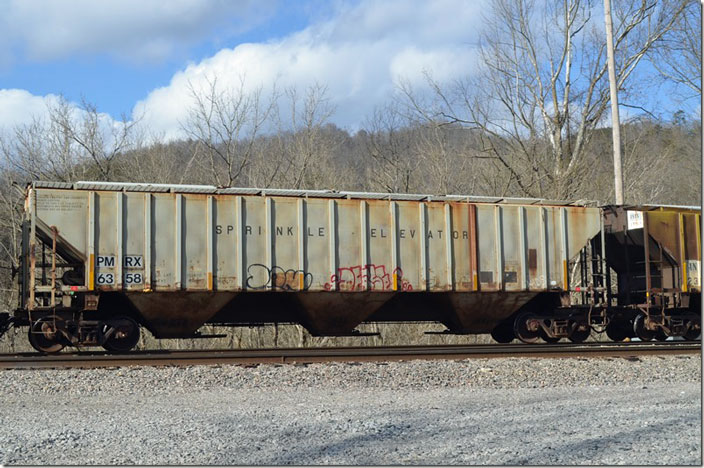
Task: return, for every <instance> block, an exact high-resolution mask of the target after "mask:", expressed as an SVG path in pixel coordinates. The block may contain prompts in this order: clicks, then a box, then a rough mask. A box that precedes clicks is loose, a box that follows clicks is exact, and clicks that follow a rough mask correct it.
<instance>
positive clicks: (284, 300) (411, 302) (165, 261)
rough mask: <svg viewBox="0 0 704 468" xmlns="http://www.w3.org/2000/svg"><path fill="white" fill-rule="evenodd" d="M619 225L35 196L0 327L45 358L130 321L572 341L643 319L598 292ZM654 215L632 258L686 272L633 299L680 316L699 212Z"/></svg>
mask: <svg viewBox="0 0 704 468" xmlns="http://www.w3.org/2000/svg"><path fill="white" fill-rule="evenodd" d="M640 212H642V211H640ZM626 213H630V211H628V210H623V209H618V208H608V209H602V208H598V207H593V206H587V205H584V204H580V203H568V202H558V201H549V200H538V199H500V198H488V197H468V196H441V197H435V196H427V195H408V194H375V193H359V192H334V191H302V190H301V191H295V190H261V189H240V188H225V189H217V188H215V187H211V186H184V185H181V186H179V185H159V184H128V183H105V182H79V183H75V184H68V183H52V182H34V183H32V184H31V185H30V186H28V188H27V194H26V206H25V214H26V220H25V222H24V225H23V242H22V245H23V254H22V258H21V259H20V265H21V268H20V275H19V276H20V278H19V287H20V304H19V307H18V309H17V311H16V312H15V314H14V317H13V320H14V324H15V326H20V325H29V326H30V333H29V336H30V342H32V344H33V345H34V346H35V348H37V349H40V350H42V351H46V352H51V351H56V350H58V349H61V348H62V347H63V345H66V344H72V345H96V344H98V345H103V346H105V347H106V348H108V349H111V350H116V351H122V350H126V349H129V348H130V347H132V346H134V344H135V343H136V341H135V339H134V336H135V334H137V336H138V332H139V326H140V325H142V326H144V327H146V328H147V329H148V330H149V331H151V332H152V333H153V334H154V335H155V336H156V337H158V338H187V337H194V336H197V330H198V328H200V327H201V326H202V325H203V324H205V323H218V324H225V325H233V326H235V325H253V324H262V323H271V322H288V323H299V324H301V325H303V326H304V327H306V328H307V329H308V330H309V331H310V332H311V333H313V334H315V335H346V334H352V333H354V332H355V330H354V329H355V327H356V326H357V325H359V324H360V323H362V322H371V321H413V322H416V321H432V322H441V323H443V324H444V325H445V326H446V327H447V329H448V332H451V333H490V332H491V333H492V335H493V336H494V337H495V338H496V339H497V340H498V341H507V340H511V339H513V338H514V337H518V338H520V339H522V340H524V341H535V340H536V339H537V338H538V337H542V338H544V339H546V340H554V339H559V338H560V337H562V336H566V337H570V338H571V339H573V340H574V341H581V340H583V339H585V338H586V336H588V335H589V332H590V331H591V327H592V326H593V325H594V321H601V322H600V323H601V324H602V325H604V326H606V325H607V323H608V320H609V319H608V312H607V309H608V310H610V309H613V308H617V309H618V308H619V307H620V308H621V309H623V308H624V307H626V308H628V307H630V306H631V305H632V304H634V301H633V299H638V300H637V301H636V302H638V303H639V305H640V306H643V305H644V304H645V305H646V307H645V308H646V309H647V308H648V307H647V303H648V300H649V298H650V296H648V298H646V299H648V300H646V301H640V297H628V298H626V297H625V295H626V292H625V291H624V292H622V291H621V289H619V294H618V301H617V302H618V303H616V302H615V301H614V300H613V298H612V297H611V294H609V293H608V292H607V288H610V286H609V285H607V284H606V281H607V276H608V275H605V274H604V272H606V271H608V267H607V265H606V259H607V253H608V251H611V250H613V251H614V252H616V250H614V249H616V247H615V246H617V247H618V246H619V245H622V244H624V243H626V244H627V243H628V242H629V239H630V241H632V242H634V244H633V245H634V246H635V245H636V244H637V243H638V240H637V239H638V238H637V235H636V233H635V231H633V232H632V231H630V230H628V229H622V227H626V228H627V227H628V226H627V225H623V226H621V225H620V224H619V222H620V220H621V218H622V217H623V216H626ZM663 213H665V212H663ZM668 213H669V212H668ZM667 216H670V215H667ZM667 216H666V215H662V214H655V213H654V212H652V211H646V214H645V219H646V222H645V226H647V227H650V231H649V233H648V232H647V231H646V234H645V238H646V239H647V238H648V235H650V236H653V235H655V236H657V238H658V239H662V242H660V241H658V243H657V245H658V246H659V247H658V248H657V249H655V248H654V247H652V245H654V244H652V243H648V242H646V243H645V244H644V247H645V252H646V257H645V258H650V257H652V255H654V254H656V255H665V257H667V254H663V252H669V251H670V250H672V249H675V250H676V251H677V252H676V255H675V256H674V257H671V258H670V257H667V258H668V260H670V259H671V260H672V262H670V263H667V268H670V270H671V271H673V272H674V271H676V272H678V273H677V274H679V273H680V272H682V273H683V274H684V275H686V276H685V277H681V276H677V275H675V276H672V275H670V276H672V278H673V280H672V281H674V282H672V281H671V282H668V281H670V280H669V279H668V280H664V279H663V280H662V284H660V283H657V282H654V279H653V278H654V277H655V275H650V276H649V278H650V279H649V280H648V281H650V283H648V284H647V285H646V286H647V288H646V289H650V288H651V287H658V286H662V287H661V289H663V291H664V290H667V291H668V292H667V293H665V292H663V294H668V296H667V297H672V298H673V299H672V300H671V301H670V300H669V299H668V301H670V302H667V304H669V305H670V306H671V307H675V308H677V309H678V310H680V309H688V308H689V303H686V304H685V303H684V302H683V300H682V297H683V296H682V293H687V294H685V295H686V296H687V298H688V297H689V294H690V293H692V292H694V291H697V292H698V291H699V288H700V282H701V280H700V276H699V273H698V272H699V271H700V270H699V266H698V265H699V264H698V263H696V265H695V263H694V262H695V259H698V258H699V256H700V240H699V239H700V237H699V236H700V233H699V231H696V232H695V231H692V229H693V226H697V229H698V226H699V214H698V212H695V210H690V211H688V212H686V213H684V214H679V215H671V216H670V217H667ZM672 216H675V217H674V218H673V217H672ZM677 216H679V218H677ZM665 218H666V220H667V222H668V223H670V225H669V226H670V227H672V226H674V225H673V224H672V222H673V221H672V220H674V219H679V220H681V221H680V224H679V225H678V226H680V228H681V229H680V234H679V237H677V236H675V237H672V236H673V235H672V234H671V233H669V231H668V229H667V227H661V226H660V224H657V223H658V222H659V220H660V219H665ZM605 221H606V222H607V225H606V228H607V229H605V226H604V222H605ZM646 229H647V228H646ZM623 232H625V233H626V235H622V234H623ZM619 236H621V237H619ZM683 236H684V237H683ZM676 238H677V239H679V240H677V239H676ZM640 239H641V241H640V242H641V244H643V242H642V234H641V237H640ZM672 242H675V244H673V243H672ZM677 242H679V243H677ZM678 248H679V250H677V249H678ZM648 249H650V251H648ZM627 250H628V251H629V252H630V250H629V249H627ZM587 252H589V256H590V257H589V258H587ZM648 252H649V253H648ZM613 255H617V254H616V253H614V254H613ZM634 255H635V254H631V257H628V260H625V262H626V263H628V262H630V261H631V260H630V259H631V258H635V257H636V256H634ZM648 255H649V256H648ZM622 260H623V259H621V257H619V262H620V263H618V265H617V266H620V265H621V263H623V262H622ZM577 265H579V269H580V280H579V284H581V288H580V287H577V290H579V292H581V296H582V298H581V301H578V302H581V303H579V304H575V303H574V302H575V301H574V298H572V296H575V287H574V284H575V278H574V277H575V273H574V271H576V268H577ZM652 265H653V264H652V263H651V264H649V265H648V268H647V271H651V269H652ZM659 265H662V266H663V267H665V264H664V263H661V264H659ZM683 265H686V268H685V269H684V270H683V269H682V268H681V267H683ZM695 266H696V267H695ZM670 270H667V271H670ZM633 271H636V270H633ZM695 272H696V274H695ZM619 275H621V273H620V270H619ZM624 275H625V276H624ZM628 275H630V276H628ZM632 276H633V274H632V273H631V271H630V270H629V272H624V273H623V275H621V276H619V282H618V284H619V288H621V285H622V283H623V284H625V283H624V281H626V279H627V278H631V277H632ZM636 276H637V275H636ZM665 276H666V275H665ZM670 276H668V278H670ZM663 277H664V276H663ZM622 278H623V279H622ZM631 279H633V278H631ZM629 284H631V283H629ZM624 287H626V286H624ZM587 291H588V292H587ZM577 296H579V293H578V294H577ZM658 297H664V296H658ZM675 297H676V298H677V299H674V298H675ZM660 300H661V302H662V303H664V302H663V301H665V299H660ZM626 302H628V304H626ZM653 304H655V302H654V303H653ZM658 304H660V302H658ZM621 309H619V314H620V315H619V317H621V318H620V319H619V320H622V321H623V320H626V321H628V320H632V318H626V319H623V316H627V315H628V313H624V310H625V309H624V310H621ZM631 309H633V308H632V307H631ZM640 309H643V307H640ZM640 309H639V310H640ZM629 310H630V309H629ZM633 310H635V309H633ZM597 312H598V313H597ZM648 316H649V315H648ZM662 325H665V323H664V322H662ZM692 327H693V325H692V326H690V327H689V328H692ZM689 328H687V330H689ZM683 333H684V332H683ZM690 333H693V332H690ZM60 345H62V346H60Z"/></svg>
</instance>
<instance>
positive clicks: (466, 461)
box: [0, 355, 702, 465]
mask: <svg viewBox="0 0 704 468" xmlns="http://www.w3.org/2000/svg"><path fill="white" fill-rule="evenodd" d="M0 386H1V387H2V389H3V397H2V403H1V404H0V408H1V410H2V411H0V464H3V465H17V464H25V465H26V464H31V465H46V464H54V465H56V464H60V465H64V464H81V465H94V464H140V465H141V464H160V465H165V464H195V465H209V464H221V465H222V464H225V465H241V464H246V465H282V464H296V465H301V464H313V465H317V464H345V465H389V464H393V465H398V464H416V465H436V464H460V465H477V464H482V465H491V464H502V465H523V464H530V465H536V464H537V465H542V464H558V465H574V464H580V465H592V464H610V465H619V464H628V465H652V464H665V465H701V463H702V412H701V395H702V393H701V391H702V390H701V357H700V356H699V355H695V356H649V357H641V358H630V359H623V358H591V359H573V358H570V359H545V358H542V359H527V358H507V359H473V360H465V361H410V362H397V363H364V364H311V365H305V366H295V365H261V366H256V367H241V366H192V367H166V368H152V367H127V368H119V369H92V370H81V369H66V370H44V371H42V370H6V371H0Z"/></svg>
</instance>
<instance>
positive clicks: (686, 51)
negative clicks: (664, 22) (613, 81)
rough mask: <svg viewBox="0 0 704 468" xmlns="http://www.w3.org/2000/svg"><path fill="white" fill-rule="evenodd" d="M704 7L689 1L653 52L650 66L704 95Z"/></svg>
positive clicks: (695, 1) (693, 0)
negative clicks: (703, 54) (702, 40)
mask: <svg viewBox="0 0 704 468" xmlns="http://www.w3.org/2000/svg"><path fill="white" fill-rule="evenodd" d="M701 37H702V5H701V3H700V2H699V1H697V0H688V1H687V2H686V6H685V8H684V11H683V12H682V14H681V15H680V16H679V17H678V19H677V21H676V22H675V23H674V25H673V27H672V28H671V29H670V31H668V32H667V34H665V35H663V37H662V40H661V41H660V42H659V43H658V44H657V46H656V47H654V48H653V50H652V51H651V54H650V62H651V63H652V64H653V66H654V67H655V69H657V70H658V72H660V74H661V75H662V76H663V77H664V78H665V79H667V80H670V81H672V82H674V83H676V84H681V85H684V86H686V87H687V88H689V90H690V91H691V92H694V94H695V95H701V93H702V42H701Z"/></svg>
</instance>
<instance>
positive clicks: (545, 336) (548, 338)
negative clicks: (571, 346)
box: [540, 328, 561, 343]
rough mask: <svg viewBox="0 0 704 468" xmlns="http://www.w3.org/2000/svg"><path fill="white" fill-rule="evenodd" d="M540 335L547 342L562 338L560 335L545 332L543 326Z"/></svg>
mask: <svg viewBox="0 0 704 468" xmlns="http://www.w3.org/2000/svg"><path fill="white" fill-rule="evenodd" d="M540 337H541V338H542V339H543V341H544V342H546V343H557V342H558V341H560V339H561V338H560V337H559V336H550V335H548V334H547V333H545V330H543V329H542V328H541V329H540Z"/></svg>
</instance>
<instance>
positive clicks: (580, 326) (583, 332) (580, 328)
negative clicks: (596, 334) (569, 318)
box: [567, 322, 592, 343]
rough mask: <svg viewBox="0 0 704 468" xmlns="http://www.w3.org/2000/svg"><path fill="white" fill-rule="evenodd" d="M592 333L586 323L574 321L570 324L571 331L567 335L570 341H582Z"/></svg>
mask: <svg viewBox="0 0 704 468" xmlns="http://www.w3.org/2000/svg"><path fill="white" fill-rule="evenodd" d="M591 334H592V329H591V327H590V326H589V325H588V324H586V323H579V322H576V323H575V324H574V325H573V326H572V331H571V332H570V334H569V336H568V337H567V338H568V339H569V340H570V341H571V342H572V343H582V342H583V341H584V340H586V339H587V338H589V337H590V336H591Z"/></svg>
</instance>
